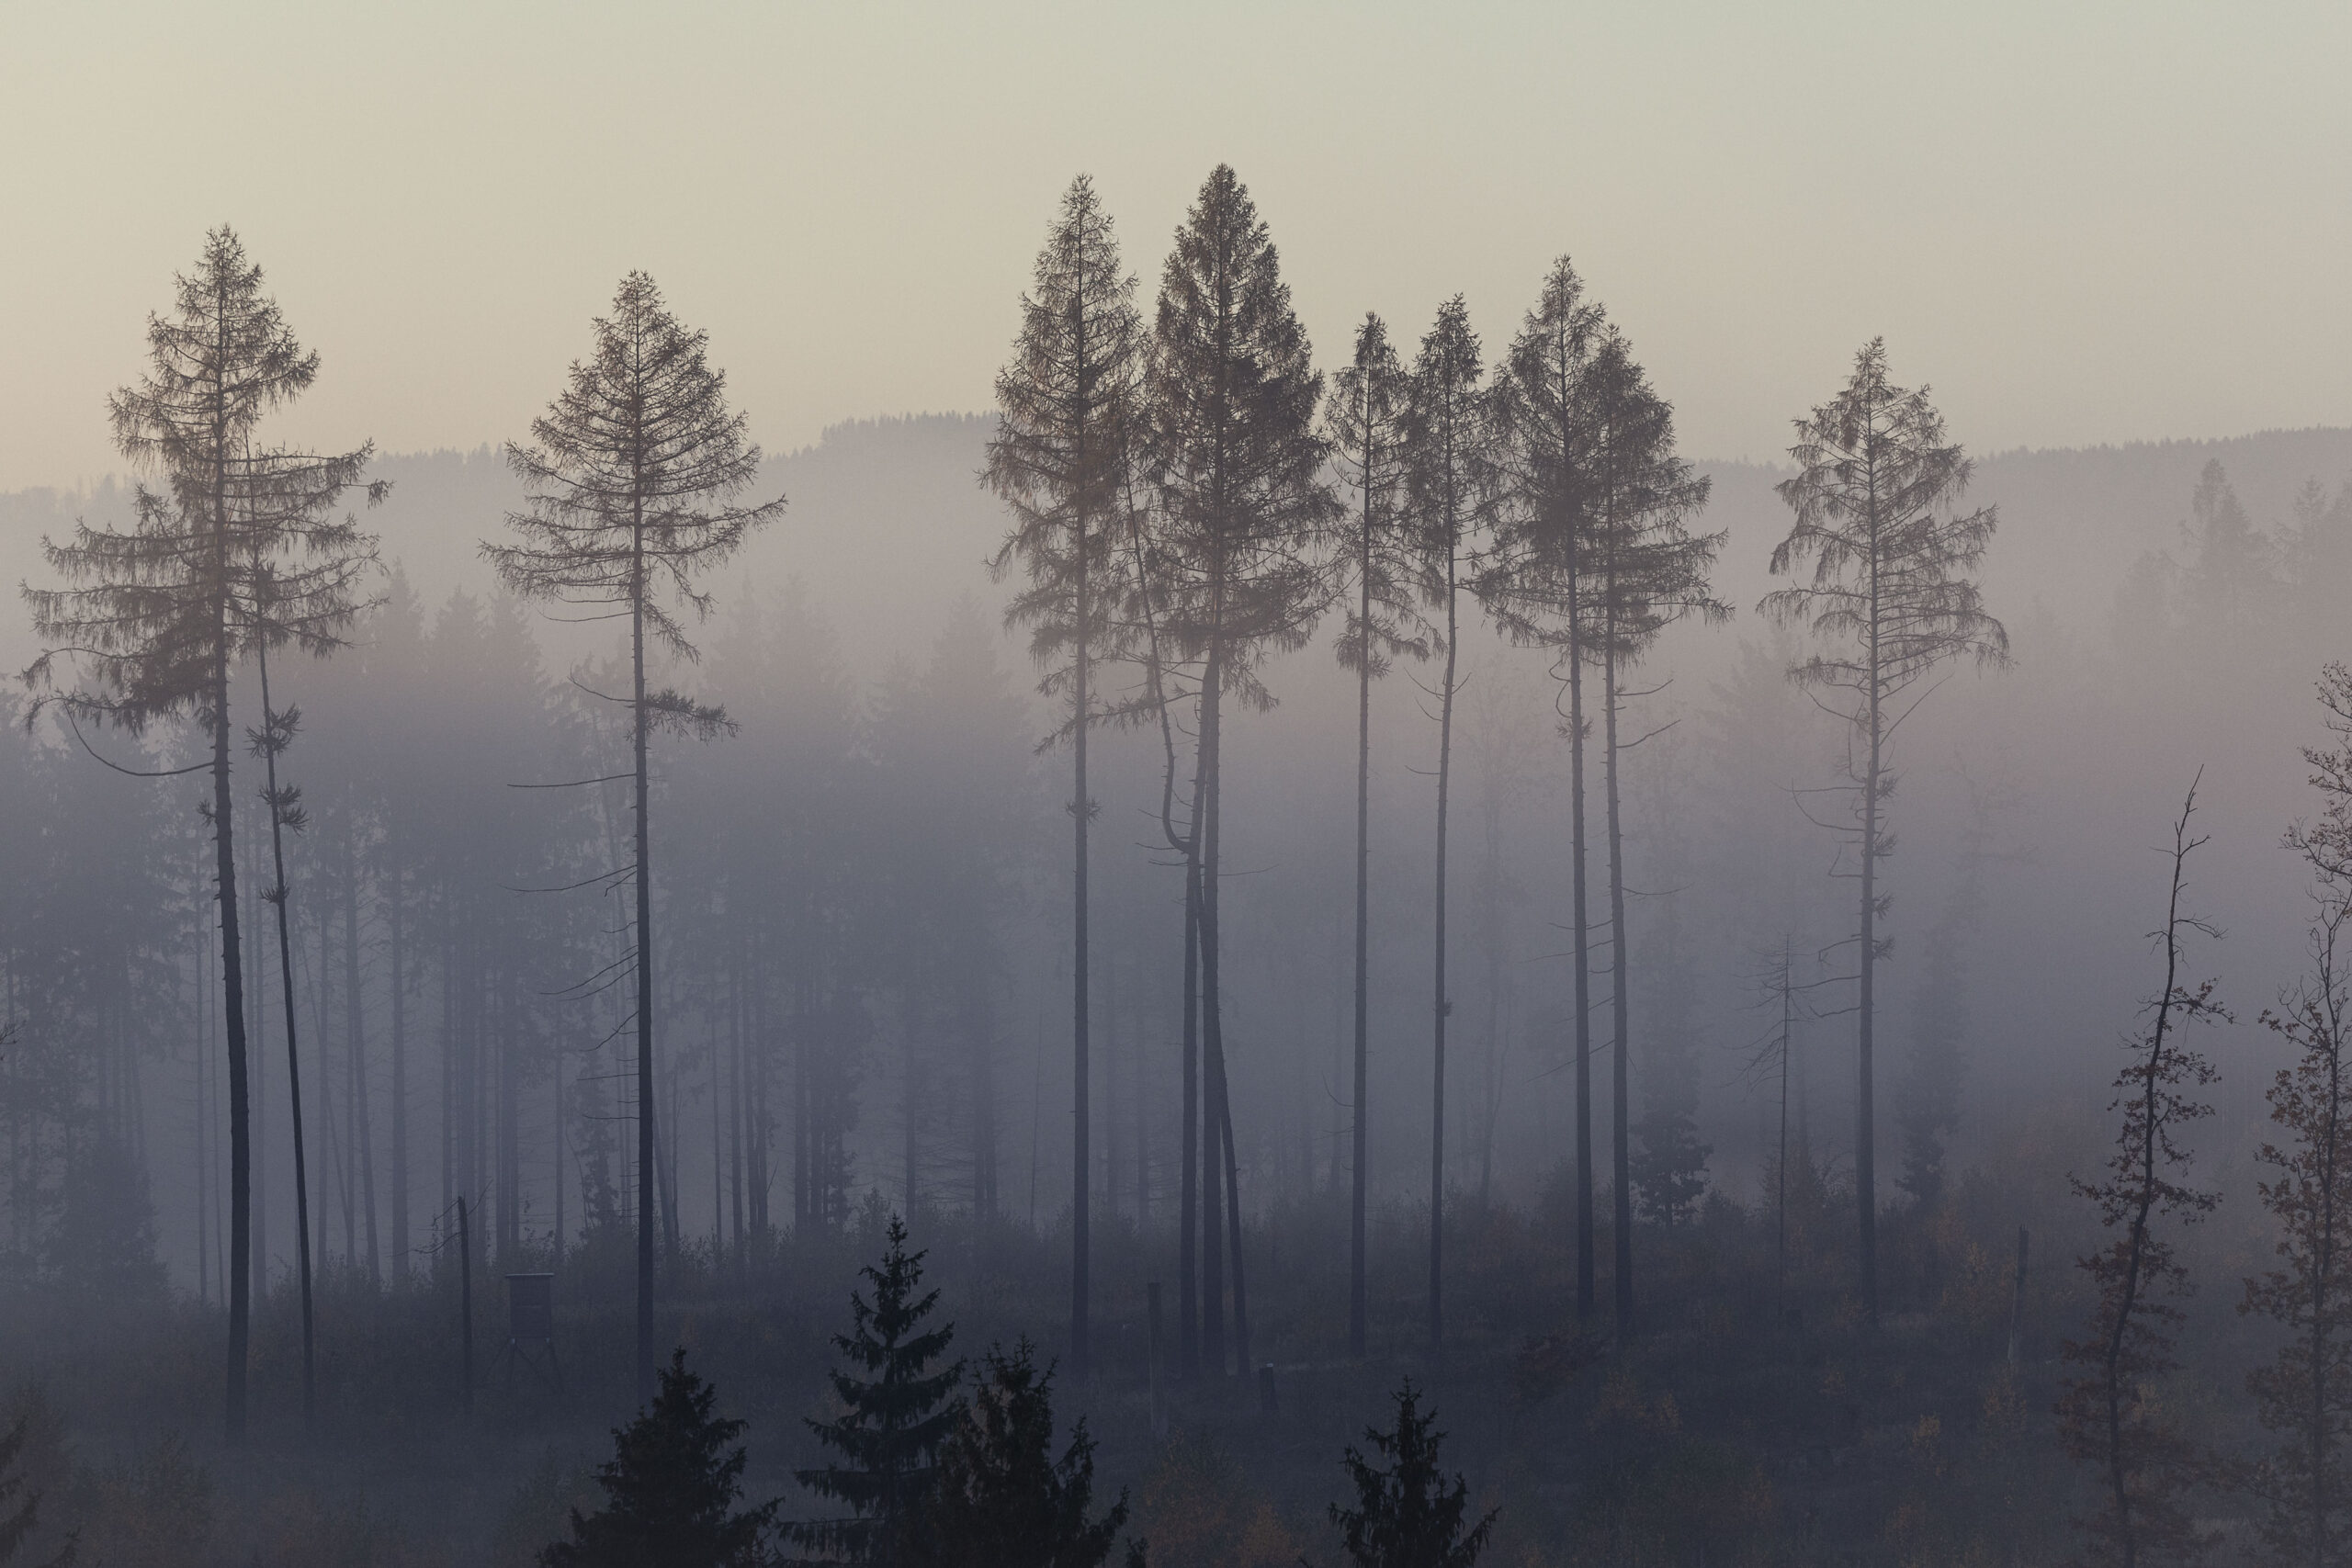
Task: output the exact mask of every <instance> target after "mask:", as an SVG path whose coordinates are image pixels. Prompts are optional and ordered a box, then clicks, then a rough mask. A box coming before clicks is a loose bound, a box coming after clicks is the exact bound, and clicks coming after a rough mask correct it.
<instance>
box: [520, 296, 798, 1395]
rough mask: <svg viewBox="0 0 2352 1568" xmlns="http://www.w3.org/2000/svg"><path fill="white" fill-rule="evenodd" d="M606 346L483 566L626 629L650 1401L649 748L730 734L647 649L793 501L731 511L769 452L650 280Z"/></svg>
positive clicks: (551, 431) (706, 604)
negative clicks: (652, 680) (677, 739)
mask: <svg viewBox="0 0 2352 1568" xmlns="http://www.w3.org/2000/svg"><path fill="white" fill-rule="evenodd" d="M594 332H595V335H596V343H595V347H594V351H593V353H592V354H591V355H590V356H589V357H588V358H587V359H586V360H584V361H574V362H573V364H572V367H571V384H570V385H569V386H568V387H567V388H566V389H564V391H563V392H562V393H561V394H560V395H559V396H558V397H557V398H556V400H555V401H554V402H553V403H551V404H549V405H548V412H546V413H545V414H543V415H541V416H540V417H539V418H538V419H537V420H535V421H533V422H532V424H531V436H532V439H531V442H530V444H529V445H527V446H525V445H522V444H519V443H512V444H509V445H508V446H507V448H506V461H507V465H508V467H510V468H513V469H514V471H515V475H516V477H517V478H519V479H522V480H523V482H524V484H525V485H526V487H527V499H526V503H525V508H524V510H523V511H521V512H517V513H508V514H507V518H506V521H507V524H508V525H509V526H510V527H512V528H513V529H514V530H515V532H516V533H517V534H519V535H520V536H522V542H521V543H520V544H515V545H493V544H488V543H485V544H484V545H483V546H482V555H483V556H484V557H485V558H487V559H488V560H489V561H490V563H491V564H492V566H493V567H495V568H496V569H497V570H498V575H499V578H500V580H501V581H503V582H504V583H505V584H506V586H507V587H508V588H510V589H512V590H514V591H515V592H516V593H518V594H520V595H522V596H523V597H525V598H526V599H551V600H557V601H560V602H562V603H565V604H583V605H603V606H609V607H611V609H612V612H613V614H614V615H615V616H626V617H627V618H628V633H629V673H630V689H629V694H628V695H627V696H625V697H623V696H613V695H609V694H602V693H599V694H598V695H600V696H605V697H606V700H608V701H611V702H615V703H617V704H619V705H622V706H623V707H625V708H626V709H627V710H628V715H629V728H630V757H631V765H632V769H633V773H634V787H635V799H634V806H635V811H634V817H635V824H634V825H635V831H636V838H635V843H634V845H633V854H632V858H631V860H630V862H629V863H628V864H627V865H624V866H616V867H614V868H613V869H612V871H611V872H610V873H609V874H608V875H609V876H610V877H613V878H621V877H626V878H627V879H628V881H629V882H630V883H631V884H632V885H633V887H634V891H635V893H636V899H637V907H636V920H635V928H636V938H637V942H636V953H635V957H634V970H635V977H636V981H637V1007H636V1025H637V1030H636V1032H637V1109H636V1116H637V1129H638V1141H637V1155H638V1159H637V1199H638V1202H637V1363H638V1368H637V1375H638V1391H639V1397H640V1398H648V1399H650V1397H651V1396H652V1391H653V1377H654V1364H653V1354H654V1352H653V1226H654V1221H655V1213H654V1209H655V1202H654V1185H653V1184H654V1114H655V1104H654V1088H653V998H654V989H653V875H652V856H651V824H650V802H649V799H648V776H647V762H646V758H647V748H648V743H649V741H650V738H651V735H652V732H653V731H654V730H655V729H656V728H661V729H663V730H666V731H670V732H673V733H676V734H681V735H688V736H694V737H697V738H700V739H710V738H711V737H713V736H715V735H717V734H718V733H720V732H722V731H724V730H725V729H726V728H728V726H729V721H728V718H727V716H726V714H725V713H724V712H723V711H722V710H720V709H719V708H718V707H715V706H711V705H706V704H702V703H697V702H695V700H694V699H693V698H691V697H689V696H687V695H686V694H684V693H682V692H679V691H677V690H675V689H673V688H669V687H664V688H662V689H659V690H648V688H647V684H646V662H647V652H648V648H647V645H648V643H649V641H650V642H651V643H653V644H656V645H658V647H659V649H661V650H662V651H664V652H667V653H669V654H670V655H671V656H673V658H676V659H678V660H684V661H687V662H691V661H692V660H694V659H695V657H696V654H695V646H694V644H693V643H692V642H691V641H690V640H688V638H687V636H686V628H685V626H684V623H683V622H682V621H681V620H680V619H679V614H678V613H673V610H672V609H671V608H670V605H669V604H668V603H667V602H666V600H667V599H668V598H670V597H674V598H675V599H676V601H677V602H678V604H679V606H680V610H681V611H682V612H691V613H692V614H693V615H694V616H695V618H696V619H697V620H699V619H700V618H702V617H703V616H705V615H708V614H709V612H710V598H709V596H708V595H707V594H706V593H704V592H700V591H699V590H697V589H696V588H695V578H696V577H698V576H699V575H701V574H702V573H704V572H706V571H707V570H710V569H711V568H713V567H715V566H718V564H719V563H721V562H722V561H724V560H726V559H727V558H728V557H729V556H731V555H733V554H734V553H735V551H736V550H737V549H738V548H739V547H741V545H742V543H743V540H744V539H745V537H746V536H748V535H749V534H750V533H751V531H752V529H753V528H755V527H757V526H759V525H761V524H763V523H766V522H768V521H770V520H772V519H773V518H775V516H777V515H778V514H779V513H782V511H783V510H784V500H783V498H782V497H778V498H776V499H775V500H774V501H767V502H760V503H759V504H757V505H753V506H739V505H736V504H734V501H735V498H736V497H738V496H740V495H741V494H742V492H743V491H745V490H747V489H749V488H750V487H751V485H752V480H753V479H756V478H757V477H758V474H759V467H760V448H759V446H757V445H756V444H754V443H750V442H747V441H746V440H745V439H744V435H743V416H742V415H741V413H734V412H729V410H728V407H727V397H726V389H727V378H726V374H725V373H724V372H723V371H719V370H716V369H713V368H712V367H711V366H710V364H709V362H708V360H707V358H706V356H705V354H704V350H705V348H706V346H707V342H708V334H707V333H699V332H689V331H687V330H686V329H685V328H684V326H683V325H681V324H680V323H679V321H678V320H677V318H676V317H674V316H673V315H672V314H671V313H670V310H669V307H668V306H667V305H666V304H665V303H664V302H663V300H662V292H661V290H660V289H658V288H655V287H654V284H653V279H652V278H650V277H649V276H646V275H645V274H644V273H641V272H632V273H630V274H629V275H628V276H627V277H625V278H623V279H622V280H621V286H620V289H619V292H618V293H616V295H615V296H614V298H613V313H612V314H611V315H609V316H605V317H600V318H599V319H597V320H596V321H595V322H594Z"/></svg>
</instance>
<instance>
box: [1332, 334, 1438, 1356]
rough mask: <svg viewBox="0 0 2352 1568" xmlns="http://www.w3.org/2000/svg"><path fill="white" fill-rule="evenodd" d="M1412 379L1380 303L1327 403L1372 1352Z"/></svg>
mask: <svg viewBox="0 0 2352 1568" xmlns="http://www.w3.org/2000/svg"><path fill="white" fill-rule="evenodd" d="M1407 405H1408V381H1407V378H1406V374H1405V367H1404V366H1403V365H1402V364H1400V363H1399V362H1398V360H1397V350H1396V349H1395V348H1394V347H1392V346H1391V345H1390V344H1389V342H1388V328H1387V326H1386V324H1385V323H1384V322H1383V321H1381V319H1380V318H1379V317H1378V316H1377V315H1374V314H1373V313H1371V312H1369V311H1367V312H1366V313H1365V315H1364V319H1363V322H1362V324H1361V325H1359V326H1358V327H1357V328H1356V343H1355V356H1354V359H1353V360H1352V361H1351V363H1350V364H1349V365H1348V367H1346V368H1345V369H1343V370H1341V371H1340V372H1339V373H1338V374H1337V375H1336V376H1334V377H1333V378H1331V391H1330V395H1329V397H1327V398H1325V399H1324V400H1323V436H1324V439H1325V440H1326V441H1327V442H1329V444H1330V448H1331V460H1332V462H1333V464H1334V466H1335V467H1336V468H1338V470H1339V473H1340V480H1341V482H1342V484H1343V485H1345V486H1346V487H1347V489H1348V490H1350V491H1352V492H1353V499H1352V501H1351V502H1350V503H1349V507H1348V517H1347V520H1346V523H1345V525H1344V534H1345V540H1346V543H1345V547H1344V548H1342V549H1341V550H1340V551H1339V552H1338V553H1337V555H1336V558H1335V563H1334V564H1335V565H1336V566H1337V567H1338V568H1339V570H1340V572H1342V573H1344V574H1345V581H1346V583H1347V585H1348V586H1349V587H1351V588H1352V590H1353V593H1352V602H1351V603H1349V604H1348V606H1347V625H1346V626H1345V627H1344V628H1343V629H1342V630H1341V632H1340V641H1339V655H1340V668H1342V669H1345V670H1352V671H1355V677H1356V909H1355V993H1354V1005H1355V1011H1354V1028H1355V1034H1354V1049H1353V1055H1352V1058H1351V1061H1352V1065H1353V1068H1354V1083H1353V1088H1352V1089H1351V1096H1350V1106H1351V1134H1350V1136H1351V1150H1352V1153H1351V1157H1350V1180H1351V1188H1350V1191H1349V1196H1348V1353H1349V1354H1350V1355H1351V1356H1354V1357H1356V1358H1358V1359H1362V1358H1363V1354H1364V1337H1365V1291H1364V1268H1365V1247H1366V1233H1365V1204H1366V1200H1367V1195H1368V1190H1369V1189H1368V1179H1369V1176H1370V1171H1369V1168H1368V1167H1367V1165H1366V1163H1365V1161H1366V1158H1367V1156H1368V1154H1369V1148H1368V1145H1369V1142H1370V1130H1369V1127H1368V1124H1367V1122H1366V1117H1367V1115H1368V1114H1369V1112H1368V1111H1367V1110H1366V1101H1367V1099H1368V1097H1369V1090H1370V1083H1369V1079H1370V1077H1371V1073H1370V1060H1371V1057H1370V1051H1369V1031H1370V1027H1371V1023H1370V991H1371V965H1372V683H1373V682H1374V681H1375V680H1378V679H1379V678H1380V677H1381V676H1383V675H1385V674H1386V673H1387V672H1388V671H1389V669H1390V668H1391V666H1392V665H1394V663H1395V662H1396V660H1397V659H1399V658H1401V657H1410V658H1413V659H1426V658H1428V657H1429V653H1430V634H1429V628H1428V626H1427V624H1426V623H1425V622H1424V621H1423V620H1422V619H1421V617H1420V612H1419V605H1418V604H1416V603H1415V598H1416V593H1415V586H1414V573H1413V570H1412V560H1411V552H1410V548H1409V542H1408V516H1409V514H1408V512H1407V510H1406V507H1405V495H1404V477H1405V443H1406V430H1407V425H1406V415H1407Z"/></svg>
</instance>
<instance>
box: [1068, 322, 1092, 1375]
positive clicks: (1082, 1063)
mask: <svg viewBox="0 0 2352 1568" xmlns="http://www.w3.org/2000/svg"><path fill="white" fill-rule="evenodd" d="M1080 325H1081V329H1082V326H1083V313H1082V312H1081V313H1080ZM1084 345H1085V340H1084V336H1083V332H1082V330H1081V333H1080V355H1081V357H1082V355H1083V354H1084ZM1082 428H1083V426H1082V425H1081V429H1082ZM1080 451H1081V460H1082V453H1083V446H1082V445H1081V448H1080ZM1086 546H1087V538H1086V513H1085V512H1084V509H1083V508H1082V507H1081V509H1080V513H1079V516H1078V585H1077V598H1078V656H1077V660H1076V663H1077V671H1076V676H1077V679H1076V681H1075V682H1074V685H1075V690H1074V692H1073V694H1072V703H1073V705H1074V706H1073V718H1072V723H1073V725H1074V728H1073V729H1072V731H1071V737H1070V739H1071V742H1072V746H1071V750H1073V751H1074V752H1075V753H1076V765H1075V768H1074V770H1073V772H1074V773H1075V778H1074V782H1073V784H1072V785H1071V788H1072V791H1073V794H1072V796H1071V799H1070V816H1071V818H1073V826H1072V829H1071V833H1072V836H1073V838H1074V839H1075V840H1076V846H1077V860H1076V874H1075V891H1074V894H1073V900H1074V902H1073V905H1072V908H1071V916H1070V919H1071V938H1070V946H1071V957H1070V967H1071V975H1070V1041H1071V1089H1070V1102H1071V1116H1072V1122H1071V1148H1070V1193H1069V1202H1070V1232H1069V1236H1070V1259H1069V1357H1070V1371H1071V1375H1072V1376H1073V1377H1074V1378H1075V1379H1076V1380H1077V1381H1078V1382H1085V1381H1086V1378H1087V1375H1088V1371H1089V1369H1088V1365H1087V1359H1088V1355H1089V1350H1088V1344H1087V1337H1088V1331H1089V1325H1088V1307H1089V1305H1090V1303H1089V1300H1088V1295H1089V1282H1088V1270H1089V1269H1090V1266H1091V1259H1090V1250H1091V1246H1092V1240H1093V1238H1092V1235H1091V1231H1090V1224H1089V1221H1090V1215H1089V1213H1088V1207H1087V1200H1088V1196H1089V1192H1090V1190H1091V1187H1092V1186H1093V1182H1092V1180H1091V1178H1092V1176H1093V1159H1094V1154H1093V1144H1092V1142H1091V1137H1090V1134H1091V1123H1090V1121H1089V1117H1088V1111H1089V1110H1090V1106H1089V1103H1088V1095H1089V1092H1090V1090H1089V1087H1088V1081H1087V1069H1088V1060H1087V1058H1088V1050H1087V1037H1086V1031H1087V1023H1088V1007H1089V1004H1088V1000H1087V982H1088V978H1089V975H1088V969H1089V964H1088V962H1087V951H1086V939H1087V929H1086V918H1087V908H1086V898H1087V883H1086V878H1087V863H1086V848H1087V837H1088V835H1087V823H1088V818H1089V817H1090V815H1091V810H1092V805H1093V803H1092V802H1091V800H1090V799H1089V798H1088V796H1087V793H1086V730H1087V725H1088V721H1089V720H1090V719H1091V717H1092V714H1091V711H1090V709H1089V707H1088V705H1087V692H1086V682H1087V676H1088V674H1089V673H1090V671H1089V670H1088V664H1087V653H1088V649H1087V615H1088V614H1089V613H1090V611H1091V605H1090V604H1088V602H1087V586H1088V584H1087V581H1086V570H1087V562H1086Z"/></svg>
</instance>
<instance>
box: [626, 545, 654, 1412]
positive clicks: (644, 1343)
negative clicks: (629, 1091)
mask: <svg viewBox="0 0 2352 1568" xmlns="http://www.w3.org/2000/svg"><path fill="white" fill-rule="evenodd" d="M632 526H633V533H632V536H631V538H632V549H633V559H632V561H631V565H630V578H629V666H630V679H631V682H632V685H631V694H632V698H633V701H632V705H631V706H630V709H629V718H630V721H631V723H630V748H631V751H632V757H631V761H632V764H633V766H634V768H635V771H636V775H637V777H636V791H637V793H636V804H637V812H636V823H635V829H636V835H637V843H636V854H637V862H636V865H635V868H634V870H635V881H636V884H637V887H636V892H637V921H636V924H637V931H636V935H637V1398H638V1403H639V1404H648V1405H650V1404H652V1402H653V1394H654V1386H653V1374H654V1367H653V1226H654V1222H655V1214H654V1208H653V1205H654V1195H653V1117H654V1104H653V864H652V834H651V832H650V827H649V824H648V821H647V808H648V802H647V800H646V786H647V778H646V765H645V594H646V590H647V584H646V581H645V511H644V502H642V501H641V500H640V501H639V502H637V509H636V513H635V516H634V517H633V519H632Z"/></svg>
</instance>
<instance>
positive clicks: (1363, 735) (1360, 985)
mask: <svg viewBox="0 0 2352 1568" xmlns="http://www.w3.org/2000/svg"><path fill="white" fill-rule="evenodd" d="M1369 456H1370V454H1369V453H1367V454H1366V457H1367V461H1366V463H1365V465H1364V468H1365V473H1364V501H1363V526H1362V528H1361V529H1360V530H1359V531H1358V535H1357V548H1356V617H1357V626H1358V641H1357V644H1356V974H1355V1055H1354V1066H1355V1077H1354V1084H1355V1091H1354V1099H1353V1101H1352V1105H1353V1117H1352V1122H1353V1125H1352V1127H1351V1134H1350V1136H1351V1145H1350V1146H1351V1151H1352V1153H1351V1162H1352V1163H1351V1168H1350V1172H1349V1175H1350V1182H1351V1186H1350V1190H1349V1194H1348V1354H1349V1355H1350V1356H1351V1357H1353V1358H1354V1359H1357V1360H1359V1361H1361V1360H1363V1359H1364V1355H1365V1337H1366V1334H1367V1318H1368V1315H1369V1310H1370V1309H1369V1303H1368V1302H1367V1299H1366V1291H1365V1257H1364V1248H1365V1247H1366V1245H1367V1238H1366V1232H1365V1224H1364V1210H1365V1203H1366V1200H1367V1196H1368V1190H1369V1189H1368V1179H1369V1174H1370V1173H1369V1172H1368V1171H1367V1170H1366V1168H1365V1166H1364V1158H1365V1154H1366V1144H1367V1140H1368V1137H1369V1130H1368V1129H1367V1127H1366V1125H1365V1121H1364V1118H1365V1109H1364V1102H1365V1098H1366V1095H1367V1092H1368V1080H1369V1078H1370V1077H1371V1052H1370V1047H1369V1040H1370V1027H1371V1026H1370V1014H1369V1010H1368V1009H1369V1004H1370V998H1371V978H1370V976H1371V963H1372V525H1373V499H1372V498H1373V493H1374V484H1373V475H1372V473H1371V466H1372V465H1371V463H1370V461H1369Z"/></svg>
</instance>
